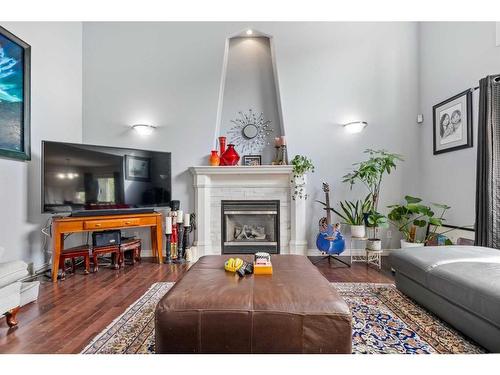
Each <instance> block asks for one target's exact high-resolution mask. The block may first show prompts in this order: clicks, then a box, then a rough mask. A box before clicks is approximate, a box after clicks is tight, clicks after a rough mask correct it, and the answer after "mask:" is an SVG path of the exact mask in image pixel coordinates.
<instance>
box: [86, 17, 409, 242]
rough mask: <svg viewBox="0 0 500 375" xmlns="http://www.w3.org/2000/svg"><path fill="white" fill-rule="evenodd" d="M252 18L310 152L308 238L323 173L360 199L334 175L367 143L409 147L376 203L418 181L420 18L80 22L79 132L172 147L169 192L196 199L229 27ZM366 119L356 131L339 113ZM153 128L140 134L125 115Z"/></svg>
mask: <svg viewBox="0 0 500 375" xmlns="http://www.w3.org/2000/svg"><path fill="white" fill-rule="evenodd" d="M247 27H252V28H254V29H256V30H259V31H261V32H264V33H266V34H269V35H272V36H273V37H274V39H273V40H274V43H275V52H276V64H277V70H278V79H279V84H280V91H281V97H282V105H283V117H284V119H283V122H284V129H285V133H286V135H287V137H288V143H289V153H290V155H291V156H293V155H294V154H295V153H301V154H305V155H308V156H311V157H312V158H313V159H314V161H315V164H316V166H317V169H316V173H315V174H314V175H312V176H311V177H310V186H309V190H310V194H311V197H310V200H309V203H308V208H309V214H308V218H307V219H308V221H307V222H309V223H310V228H309V238H310V247H314V236H315V233H316V231H317V220H318V218H319V216H320V215H321V214H322V212H321V209H320V208H319V206H318V205H317V204H316V203H314V199H321V198H322V193H321V191H320V185H321V181H328V182H330V183H331V185H332V188H333V198H334V200H335V201H337V200H339V199H346V198H350V199H352V198H360V197H361V196H362V195H364V194H365V193H364V191H362V190H361V189H359V191H355V192H354V193H351V192H349V190H348V187H347V186H346V185H344V184H342V183H341V176H342V175H343V174H345V173H346V172H348V170H349V168H350V165H351V164H352V163H354V162H356V161H359V160H360V159H361V158H362V157H363V155H362V151H363V150H364V149H365V148H367V147H374V148H386V149H388V150H390V151H394V152H399V153H402V154H404V155H405V158H406V161H405V163H404V164H403V165H402V166H401V167H400V168H399V169H398V171H397V172H396V173H395V174H394V175H391V176H390V177H389V178H388V179H387V180H386V181H385V183H384V190H383V192H382V196H381V207H384V206H385V205H387V204H389V203H392V202H394V201H395V200H396V201H397V200H399V199H400V198H401V197H402V196H403V195H404V194H406V193H408V194H416V192H417V191H418V179H417V178H416V174H417V173H416V172H417V171H418V163H417V160H418V159H417V157H416V155H417V146H418V141H416V139H417V135H418V129H417V127H416V125H415V115H416V113H417V102H418V95H417V87H418V80H417V78H418V69H417V61H418V57H417V47H418V39H417V36H418V34H417V32H418V28H417V24H416V23H218V22H214V23H84V26H83V39H84V42H83V59H84V62H83V76H84V82H83V140H84V142H86V143H98V144H109V145H117V146H127V147H137V148H150V149H154V150H162V151H171V152H172V165H173V176H172V177H173V194H174V197H176V198H177V199H180V200H181V201H182V206H183V208H184V209H189V210H192V209H193V206H194V202H193V189H192V179H191V176H190V175H189V173H188V171H187V168H188V167H190V166H193V165H200V164H207V157H208V154H209V152H210V150H211V148H212V147H213V144H214V129H215V125H216V117H217V103H218V95H219V89H220V80H221V73H222V65H223V56H224V46H225V41H226V38H227V37H228V36H230V35H234V34H235V33H238V32H239V31H241V30H243V29H245V28H247ZM355 119H359V120H365V121H368V122H369V124H370V125H369V127H368V128H367V129H366V131H365V132H363V133H362V134H360V135H356V136H352V135H346V134H345V133H344V132H343V130H342V129H341V127H340V126H339V125H338V124H341V123H345V122H348V121H351V120H355ZM136 122H151V123H153V124H155V125H158V126H160V128H159V129H158V130H157V131H156V132H155V134H154V136H152V137H150V138H140V137H138V136H137V135H136V134H135V133H133V132H132V131H130V130H129V128H128V126H129V125H131V124H133V123H136Z"/></svg>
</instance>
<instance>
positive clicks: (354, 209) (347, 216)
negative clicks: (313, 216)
mask: <svg viewBox="0 0 500 375" xmlns="http://www.w3.org/2000/svg"><path fill="white" fill-rule="evenodd" d="M316 202H318V203H321V204H322V205H323V206H325V207H326V203H324V202H321V201H316ZM370 205H371V200H370V195H368V196H367V197H366V198H365V200H364V201H362V200H357V201H355V202H351V201H341V202H340V208H341V211H338V210H336V209H334V208H330V210H332V211H333V212H334V213H335V214H337V215H338V216H339V217H340V218H341V219H342V223H343V224H347V225H349V226H350V229H351V236H352V237H354V238H364V237H365V236H366V230H365V215H366V214H367V213H368V212H369V210H370Z"/></svg>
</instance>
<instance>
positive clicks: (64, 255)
mask: <svg viewBox="0 0 500 375" xmlns="http://www.w3.org/2000/svg"><path fill="white" fill-rule="evenodd" d="M77 257H83V258H84V260H85V271H84V274H85V275H88V274H89V272H90V248H89V247H88V246H87V245H82V246H76V247H71V248H69V249H65V250H63V251H62V252H61V255H60V257H59V269H60V270H61V271H62V272H61V279H63V280H64V278H65V277H66V268H65V265H64V263H65V260H66V259H71V265H72V266H71V270H72V272H73V273H75V269H76V264H75V258H77Z"/></svg>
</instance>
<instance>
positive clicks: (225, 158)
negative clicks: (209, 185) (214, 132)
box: [220, 144, 240, 165]
mask: <svg viewBox="0 0 500 375" xmlns="http://www.w3.org/2000/svg"><path fill="white" fill-rule="evenodd" d="M239 161H240V155H238V153H237V152H236V150H235V149H234V145H233V144H228V145H227V150H226V152H224V153H223V154H222V156H221V157H220V165H236V164H238V162H239Z"/></svg>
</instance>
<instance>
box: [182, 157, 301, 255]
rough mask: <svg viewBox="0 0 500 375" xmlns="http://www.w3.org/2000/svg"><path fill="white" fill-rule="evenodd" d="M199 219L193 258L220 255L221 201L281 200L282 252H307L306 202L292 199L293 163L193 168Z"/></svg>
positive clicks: (196, 208) (191, 169)
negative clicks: (285, 164) (289, 164)
mask: <svg viewBox="0 0 500 375" xmlns="http://www.w3.org/2000/svg"><path fill="white" fill-rule="evenodd" d="M190 171H191V173H192V175H193V182H194V184H193V185H194V190H195V212H196V220H197V230H196V235H197V236H196V239H195V242H194V247H193V248H192V258H193V260H196V259H198V258H199V257H201V256H203V255H209V254H221V235H222V229H221V201H222V200H279V201H280V253H281V254H301V255H305V254H306V250H307V242H306V229H305V208H306V206H305V201H304V200H303V199H297V200H293V199H292V198H291V189H292V183H291V181H292V179H293V172H292V167H291V166H288V165H287V166H255V167H247V166H236V167H207V166H202V167H191V168H190Z"/></svg>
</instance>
